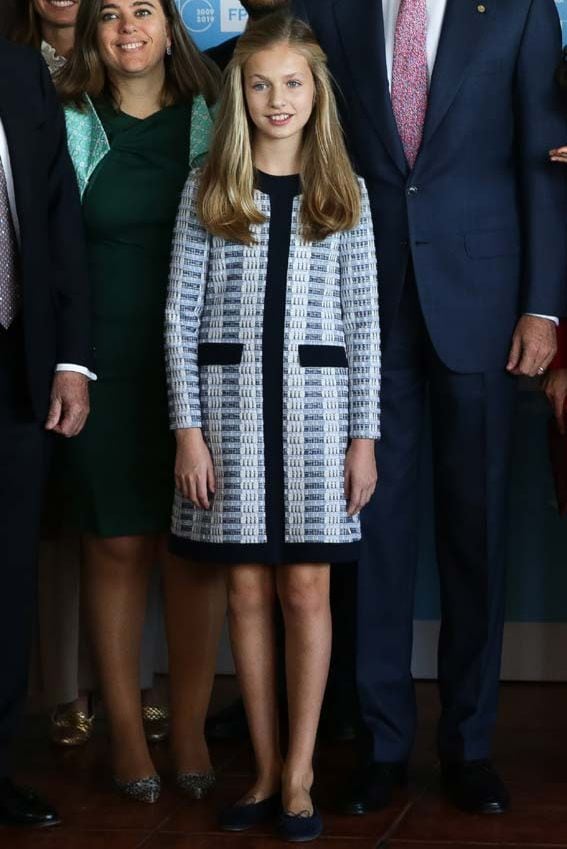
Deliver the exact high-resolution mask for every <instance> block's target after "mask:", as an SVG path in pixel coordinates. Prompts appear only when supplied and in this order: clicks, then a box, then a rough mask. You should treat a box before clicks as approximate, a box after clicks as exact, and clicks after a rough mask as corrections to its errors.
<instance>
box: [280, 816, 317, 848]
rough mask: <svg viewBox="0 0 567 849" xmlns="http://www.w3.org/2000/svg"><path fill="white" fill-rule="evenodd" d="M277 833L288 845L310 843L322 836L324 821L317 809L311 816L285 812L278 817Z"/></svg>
mask: <svg viewBox="0 0 567 849" xmlns="http://www.w3.org/2000/svg"><path fill="white" fill-rule="evenodd" d="M276 831H277V835H278V837H279V838H281V840H286V841H287V842H288V843H309V841H311V840H317V838H318V837H320V836H321V834H322V832H323V820H322V819H321V814H320V813H319V811H318V810H317V808H314V809H313V813H312V814H311V816H306V815H305V813H302V814H290V813H286V812H284V813H283V814H280V816H279V817H278V822H277V826H276Z"/></svg>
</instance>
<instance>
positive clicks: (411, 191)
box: [408, 186, 419, 197]
mask: <svg viewBox="0 0 567 849" xmlns="http://www.w3.org/2000/svg"><path fill="white" fill-rule="evenodd" d="M418 192H419V189H418V187H417V186H410V187H409V189H408V197H414V196H415V195H416V194H417V193H418Z"/></svg>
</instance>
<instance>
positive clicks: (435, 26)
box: [382, 0, 559, 324]
mask: <svg viewBox="0 0 567 849" xmlns="http://www.w3.org/2000/svg"><path fill="white" fill-rule="evenodd" d="M401 2H402V0H382V10H383V14H384V39H385V50H386V70H387V73H388V83H389V85H390V86H391V84H392V66H393V64H394V39H395V35H396V21H397V20H398V12H399V11H400V4H401ZM446 8H447V0H427V71H428V75H429V82H430V83H431V77H432V76H433V68H434V67H435V60H436V58H437V50H438V48H439V41H440V39H441V30H442V29H443V20H444V18H445V10H446ZM527 315H533V316H534V317H535V318H548V319H549V320H550V321H553V322H555V324H559V319H558V318H556V317H555V316H552V315H538V314H536V313H527Z"/></svg>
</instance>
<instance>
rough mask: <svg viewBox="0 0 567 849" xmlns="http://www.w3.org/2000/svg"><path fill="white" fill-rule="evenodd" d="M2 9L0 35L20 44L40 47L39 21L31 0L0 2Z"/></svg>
mask: <svg viewBox="0 0 567 849" xmlns="http://www.w3.org/2000/svg"><path fill="white" fill-rule="evenodd" d="M0 2H2V5H3V6H4V5H5V6H6V7H7V8H5V9H2V23H1V27H0V34H1V35H3V36H5V37H6V38H9V39H11V40H12V41H19V42H20V44H29V45H30V46H31V47H38V48H39V47H40V46H41V20H40V17H39V15H38V14H37V12H36V11H35V9H34V5H33V2H32V0H0Z"/></svg>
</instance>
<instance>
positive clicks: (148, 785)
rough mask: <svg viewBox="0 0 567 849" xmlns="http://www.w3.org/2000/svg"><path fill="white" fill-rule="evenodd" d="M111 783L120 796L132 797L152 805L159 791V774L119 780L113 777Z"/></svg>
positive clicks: (136, 800) (134, 799)
mask: <svg viewBox="0 0 567 849" xmlns="http://www.w3.org/2000/svg"><path fill="white" fill-rule="evenodd" d="M113 784H114V787H115V788H116V790H118V792H119V793H120V795H121V796H124V797H125V798H126V799H132V800H133V801H134V802H145V803H146V804H147V805H153V804H154V802H157V800H158V799H159V795H160V793H161V779H160V777H159V775H151V776H150V777H149V778H137V779H134V780H133V781H120V779H118V778H116V776H115V777H114V778H113Z"/></svg>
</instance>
